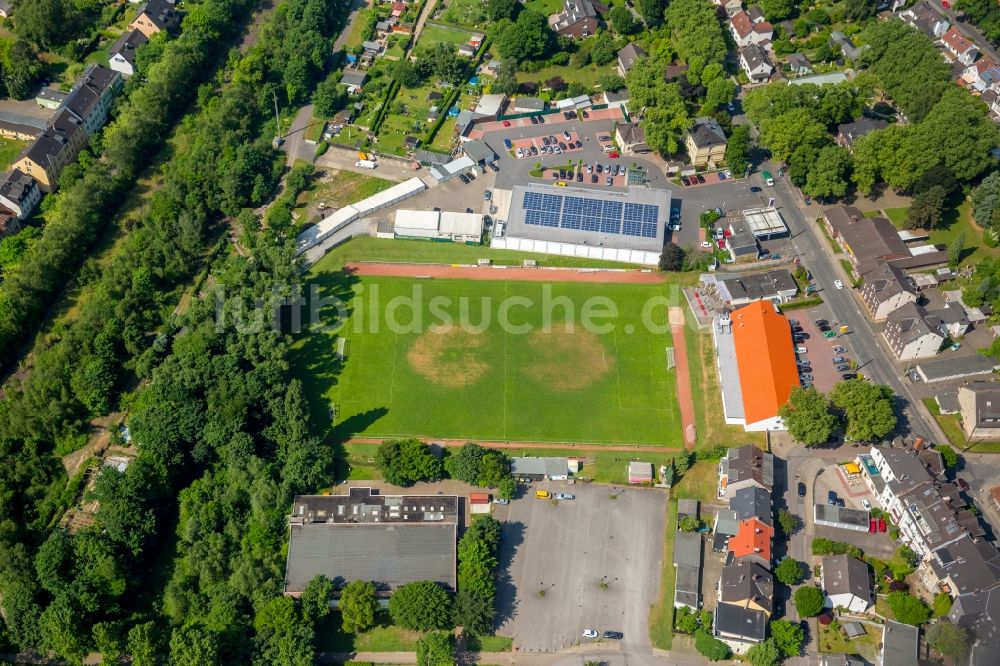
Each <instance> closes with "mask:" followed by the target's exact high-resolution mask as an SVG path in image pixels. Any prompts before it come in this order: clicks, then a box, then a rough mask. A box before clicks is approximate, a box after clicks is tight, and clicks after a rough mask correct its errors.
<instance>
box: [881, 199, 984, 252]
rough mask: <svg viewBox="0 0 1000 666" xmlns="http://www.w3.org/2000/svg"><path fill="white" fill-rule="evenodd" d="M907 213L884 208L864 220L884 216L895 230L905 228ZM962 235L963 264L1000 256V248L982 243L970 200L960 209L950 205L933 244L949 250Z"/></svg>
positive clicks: (937, 229) (963, 201)
mask: <svg viewBox="0 0 1000 666" xmlns="http://www.w3.org/2000/svg"><path fill="white" fill-rule="evenodd" d="M906 211H907V209H906V208H885V209H882V210H875V211H868V212H866V213H865V216H876V215H880V214H881V215H885V217H887V218H889V220H890V221H892V223H893V224H894V225H895V226H896V227H899V228H902V226H903V221H904V220H906ZM960 233H964V234H965V249H964V250H963V251H962V264H965V265H972V264H977V263H979V262H981V261H982V260H983V259H986V258H989V257H997V256H1000V248H995V247H987V246H986V244H985V243H984V242H983V230H982V229H980V228H979V226H977V225H976V223H975V222H974V221H973V219H972V201H971V200H970V199H968V198H965V199H963V200H962V201H961V202H958V204H957V205H953V204H952V203H951V202H950V203H949V207H948V208H947V209H946V210H945V211H944V213H943V214H942V215H941V223H940V224H939V225H938V227H937V228H936V229H931V232H930V242H931V243H933V244H935V245H941V246H944V247H949V246H950V245H951V244H952V242H953V241H954V240H955V238H957V237H958V235H959V234H960Z"/></svg>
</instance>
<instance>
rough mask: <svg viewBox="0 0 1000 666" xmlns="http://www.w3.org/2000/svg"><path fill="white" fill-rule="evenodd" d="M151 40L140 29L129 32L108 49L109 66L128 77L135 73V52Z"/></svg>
mask: <svg viewBox="0 0 1000 666" xmlns="http://www.w3.org/2000/svg"><path fill="white" fill-rule="evenodd" d="M148 41H149V38H148V37H146V35H144V34H142V33H141V32H139V31H138V30H132V31H131V32H127V33H125V34H124V35H122V36H121V37H119V38H118V41H116V42H115V43H114V44H113V45H112V46H111V48H110V49H108V67H110V68H111V69H113V70H114V71H116V72H118V73H119V74H121V75H122V76H123V77H124V78H126V79H127V78H128V77H130V76H132V75H133V74H135V54H136V52H137V51H138V50H139V47H140V46H142V45H143V44H145V43H146V42H148Z"/></svg>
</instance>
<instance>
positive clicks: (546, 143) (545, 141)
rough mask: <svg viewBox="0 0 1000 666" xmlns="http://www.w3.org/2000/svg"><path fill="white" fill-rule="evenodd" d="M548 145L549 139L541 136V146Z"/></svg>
mask: <svg viewBox="0 0 1000 666" xmlns="http://www.w3.org/2000/svg"><path fill="white" fill-rule="evenodd" d="M549 143H551V142H550V141H549V137H547V136H543V137H542V145H543V146H547V145H549Z"/></svg>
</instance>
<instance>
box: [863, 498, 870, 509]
mask: <svg viewBox="0 0 1000 666" xmlns="http://www.w3.org/2000/svg"><path fill="white" fill-rule="evenodd" d="M861 506H863V507H865V511H871V510H872V503H871V502H869V501H868V500H866V499H863V500H861Z"/></svg>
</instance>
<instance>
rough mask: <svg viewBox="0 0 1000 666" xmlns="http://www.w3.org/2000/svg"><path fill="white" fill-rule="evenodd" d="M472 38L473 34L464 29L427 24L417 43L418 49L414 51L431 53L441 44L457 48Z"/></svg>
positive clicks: (439, 24)
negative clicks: (452, 45)
mask: <svg viewBox="0 0 1000 666" xmlns="http://www.w3.org/2000/svg"><path fill="white" fill-rule="evenodd" d="M470 37H472V32H471V31H469V30H465V29H464V28H455V27H452V26H450V25H443V24H441V23H431V22H427V24H426V25H424V29H423V31H422V32H421V33H420V40H419V41H418V42H417V47H416V48H415V49H414V53H421V52H423V51H429V50H430V49H433V48H434V45H435V44H437V43H439V42H440V43H443V44H454V45H455V46H456V47H457V46H458V45H460V44H465V43H466V42H468V41H469V38H470Z"/></svg>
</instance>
